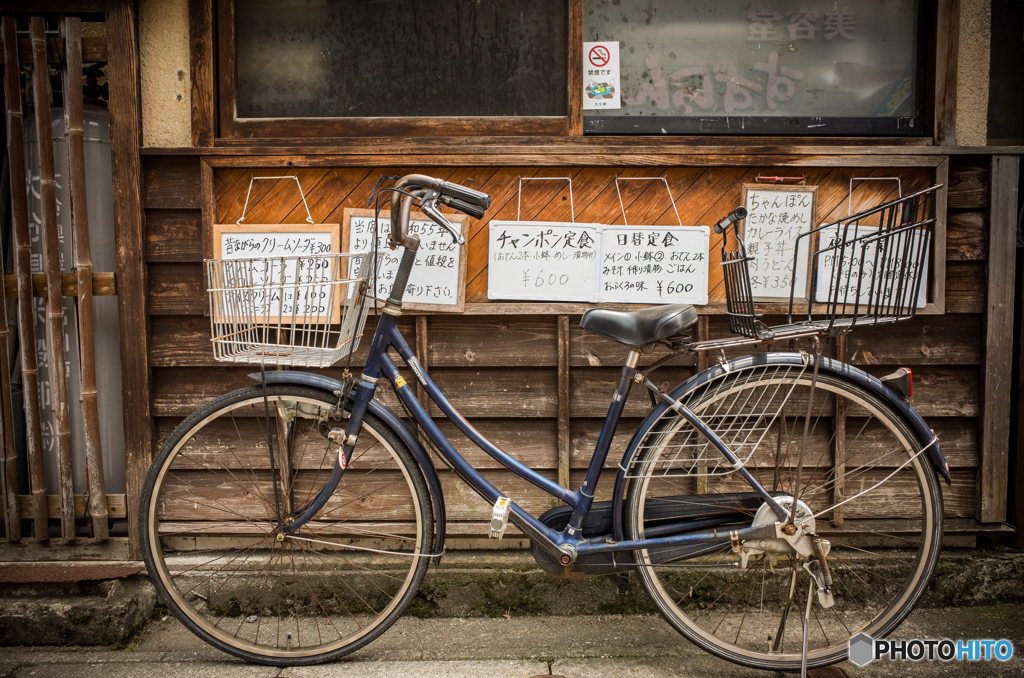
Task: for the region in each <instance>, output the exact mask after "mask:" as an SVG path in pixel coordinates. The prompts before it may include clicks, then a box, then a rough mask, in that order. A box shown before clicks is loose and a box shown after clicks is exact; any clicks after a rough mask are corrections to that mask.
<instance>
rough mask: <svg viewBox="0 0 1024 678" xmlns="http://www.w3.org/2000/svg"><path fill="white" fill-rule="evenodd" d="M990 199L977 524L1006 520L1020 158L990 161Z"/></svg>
mask: <svg viewBox="0 0 1024 678" xmlns="http://www.w3.org/2000/svg"><path fill="white" fill-rule="evenodd" d="M990 168H991V171H990V176H991V184H990V185H991V196H992V198H991V200H990V201H989V204H990V205H991V206H992V207H991V211H990V223H991V225H992V228H991V230H990V234H989V241H990V243H991V249H990V254H989V258H988V295H987V298H986V306H985V363H984V367H983V371H982V375H983V377H982V381H983V383H984V389H985V390H984V394H985V395H984V404H983V406H982V418H981V431H982V437H981V470H980V473H979V474H978V511H977V515H976V517H977V519H978V521H979V522H982V523H995V522H1002V521H1004V520H1006V500H1007V498H1006V489H1007V486H1008V473H1009V459H1010V386H1011V384H1012V383H1013V369H1012V364H1013V306H1014V303H1013V302H1014V292H1015V290H1014V289H1013V286H1012V285H1007V284H1006V283H1007V281H1009V280H1014V276H1015V275H1016V274H1015V269H1014V267H1015V265H1016V254H1017V252H1016V243H1017V209H1016V207H1017V182H1018V178H1019V170H1020V159H1019V158H1018V157H1016V156H994V157H992V158H991V164H990Z"/></svg>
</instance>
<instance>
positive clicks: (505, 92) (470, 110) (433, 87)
mask: <svg viewBox="0 0 1024 678" xmlns="http://www.w3.org/2000/svg"><path fill="white" fill-rule="evenodd" d="M218 10H219V26H218V30H219V40H220V69H221V78H222V80H223V82H224V86H223V87H222V90H221V112H222V113H221V115H222V117H221V132H222V136H224V137H231V136H234V137H248V136H340V135H349V134H355V135H361V134H367V135H375V136H376V135H387V134H391V133H402V132H410V131H420V132H430V131H434V132H436V133H442V134H443V133H465V134H488V133H504V132H510V133H524V132H525V133H545V134H564V133H566V132H567V131H568V124H569V123H568V117H569V113H568V112H569V93H568V68H569V63H568V62H569V58H568V52H569V49H568V47H569V40H568V36H569V10H568V0H516V2H509V1H507V0H451V1H447V2H436V3H435V2H429V3H428V2H419V1H418V0H394V1H391V2H378V1H369V0H353V1H341V0H237V1H236V0H221V1H220V4H219V6H218ZM577 105H578V104H577Z"/></svg>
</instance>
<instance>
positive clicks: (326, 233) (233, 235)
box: [213, 224, 341, 322]
mask: <svg viewBox="0 0 1024 678" xmlns="http://www.w3.org/2000/svg"><path fill="white" fill-rule="evenodd" d="M340 231H341V227H340V224H214V225H213V257H214V258H215V259H257V261H255V262H253V264H252V266H251V267H250V268H249V270H248V274H249V276H250V278H249V280H250V281H251V284H252V286H253V288H254V292H253V301H254V304H255V305H254V307H253V309H252V312H253V313H254V314H255V315H256V316H257V317H258V318H268V317H269V318H273V317H276V316H279V315H281V316H291V315H292V314H296V315H298V316H305V317H307V319H310V318H312V319H315V318H318V317H320V316H321V315H324V314H326V313H327V312H328V309H327V307H326V305H324V300H325V299H334V304H333V305H334V308H333V309H332V310H331V313H332V314H337V313H338V306H339V304H340V303H341V299H340V298H338V299H335V297H336V296H337V295H336V288H335V287H334V286H333V285H331V284H329V283H331V268H330V267H331V263H330V262H329V261H317V260H314V259H296V258H295V257H312V256H315V255H318V254H331V253H337V252H339V251H340V249H339V248H340V243H341V233H340ZM296 282H297V283H300V285H298V286H295V283H296ZM320 282H323V283H324V284H323V285H320V284H318V283H320ZM309 283H313V284H312V285H310V284H309ZM278 285H279V286H280V287H279V288H276V289H275V286H278ZM264 286H266V289H261V288H263V287H264ZM312 321H313V320H310V322H312Z"/></svg>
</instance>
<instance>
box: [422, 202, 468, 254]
mask: <svg viewBox="0 0 1024 678" xmlns="http://www.w3.org/2000/svg"><path fill="white" fill-rule="evenodd" d="M420 209H422V210H423V213H424V214H426V215H427V216H428V217H430V219H431V221H433V222H434V223H435V224H437V225H438V226H440V227H441V228H443V229H445V230H446V231H448V233H450V234H451V236H452V240H453V241H454V242H455V243H456V244H459V245H463V244H465V242H466V240H465V238H463V237H462V233H461V232H460V231H459V229H457V228H455V226H454V225H453V224H452V222H450V221H448V219H447V217H445V216H444V215H443V214H441V212H440V211H439V210H438V209H437V207H435V206H434V201H433V200H431V199H429V198H424V199H423V201H421V202H420Z"/></svg>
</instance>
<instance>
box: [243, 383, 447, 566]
mask: <svg viewBox="0 0 1024 678" xmlns="http://www.w3.org/2000/svg"><path fill="white" fill-rule="evenodd" d="M266 375H267V383H268V384H296V385H299V386H310V387H312V388H318V389H321V390H323V391H327V392H329V393H337V392H338V391H340V390H341V389H342V388H344V384H343V383H342V382H340V381H338V380H337V379H331V378H330V377H325V376H323V375H320V374H310V373H308V372H293V371H291V370H284V371H281V372H277V371H275V372H267V373H266ZM249 378H250V379H252V380H254V381H256V382H259V383H263V381H262V379H261V378H260V375H259V374H258V373H257V374H250V375H249ZM368 409H369V410H370V412H372V413H373V414H374V415H375V416H377V417H379V418H380V419H381V421H383V422H384V423H385V424H386V425H387V426H389V427H391V429H392V430H393V431H394V432H395V435H397V436H398V437H399V439H400V440H401V441H402V442H403V443H405V444H406V446H408V448H409V449H410V450H412V455H413V456H414V457H415V458H416V463H417V464H419V467H420V470H421V471H422V472H423V478H424V479H425V480H426V481H427V488H428V489H429V490H430V496H431V498H432V499H433V504H434V553H433V554H432V555H440V554H442V553H443V552H444V538H445V514H444V493H443V492H442V491H441V482H440V480H439V479H438V477H437V471H436V470H434V464H433V463H432V462H431V460H430V455H429V454H427V451H426V450H425V449H423V445H422V444H421V443H420V441H419V439H418V438H416V434H414V433H413V432H412V430H411V429H410V428H409V426H408V425H407V424H406V423H405V422H404V421H402V420H401V419H400V418H399V417H398V415H396V414H395V413H394V412H392V411H391V410H390V409H388V408H387V407H385V406H384V405H382V404H380V403H379V402H377V401H376V400H371V401H370V404H369V407H368Z"/></svg>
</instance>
